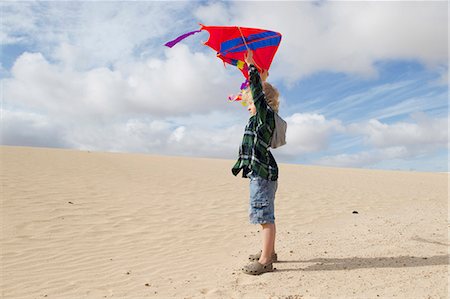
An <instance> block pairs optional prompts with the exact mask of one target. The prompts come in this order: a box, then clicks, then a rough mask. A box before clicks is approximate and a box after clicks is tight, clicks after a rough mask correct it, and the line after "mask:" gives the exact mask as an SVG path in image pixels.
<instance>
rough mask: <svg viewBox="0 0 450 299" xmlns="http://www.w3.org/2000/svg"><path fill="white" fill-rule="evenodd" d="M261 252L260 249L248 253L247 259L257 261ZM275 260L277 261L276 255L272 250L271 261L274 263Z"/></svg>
mask: <svg viewBox="0 0 450 299" xmlns="http://www.w3.org/2000/svg"><path fill="white" fill-rule="evenodd" d="M261 253H262V250H260V251H259V252H258V253H257V254H250V255H249V256H248V260H249V261H251V262H253V261H259V258H260V257H261ZM276 262H278V255H277V254H276V253H275V252H274V253H273V254H272V263H276Z"/></svg>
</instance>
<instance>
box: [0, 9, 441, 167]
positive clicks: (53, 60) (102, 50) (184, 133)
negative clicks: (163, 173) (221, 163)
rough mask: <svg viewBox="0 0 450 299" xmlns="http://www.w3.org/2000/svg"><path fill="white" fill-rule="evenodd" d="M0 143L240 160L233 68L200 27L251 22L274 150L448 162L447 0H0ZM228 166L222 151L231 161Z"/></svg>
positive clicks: (300, 159)
mask: <svg viewBox="0 0 450 299" xmlns="http://www.w3.org/2000/svg"><path fill="white" fill-rule="evenodd" d="M0 9H1V11H0V13H1V30H0V43H1V61H0V76H1V140H0V141H1V144H2V145H16V146H36V147H54V148H68V149H78V150H91V151H109V152H133V153H148V154H153V155H173V156H191V157H205V158H221V159H231V160H234V159H237V156H238V149H239V144H240V142H241V140H242V135H243V131H244V127H245V125H246V123H247V121H248V118H249V113H248V111H247V109H246V108H245V107H243V106H242V105H240V104H239V103H236V102H234V103H232V102H228V101H227V98H228V95H230V94H236V93H237V92H239V86H240V84H241V82H242V81H243V76H242V74H241V73H240V71H239V70H237V69H236V68H235V67H232V66H228V67H224V65H223V63H222V62H221V60H219V59H217V58H216V53H215V52H214V51H213V50H211V49H210V48H208V47H206V46H204V45H203V44H202V43H203V42H205V41H206V40H207V39H208V33H207V32H201V33H197V34H196V35H193V36H191V37H189V38H187V39H185V40H184V41H182V42H180V43H179V44H177V45H176V46H174V47H173V48H171V49H170V48H167V47H165V46H164V43H166V42H167V41H169V40H172V39H174V38H175V37H177V36H179V35H181V34H183V33H185V32H188V31H192V30H197V29H198V28H199V23H201V24H205V25H227V26H234V25H236V26H242V27H255V28H264V29H269V30H273V31H277V32H280V33H281V34H282V36H283V37H282V41H281V43H280V47H279V49H278V52H277V54H276V56H275V58H274V60H273V62H272V66H271V69H270V76H269V78H268V81H269V82H271V83H272V84H273V85H274V86H276V87H277V88H278V90H279V92H280V111H279V114H280V116H281V117H283V118H284V119H285V120H286V121H287V123H288V130H287V144H286V145H285V146H283V147H280V148H277V149H273V150H272V153H273V155H274V156H275V158H276V160H277V161H278V162H279V163H291V164H302V165H320V166H331V167H351V168H365V169H386V170H407V171H427V172H448V166H449V163H448V149H449V138H448V115H449V112H448V29H447V28H448V3H447V1H395V2H394V1H278V2H270V1H248V2H243V1H235V2H234V1H226V2H220V1H183V2H175V1H159V2H156V1H108V2H106V1H86V2H80V1H76V2H75V1H74V2H70V1H69V2H56V1H55V2H31V1H30V2H26V1H25V2H14V1H8V2H0ZM232 164H234V163H233V162H232V161H231V163H230V168H231V167H232Z"/></svg>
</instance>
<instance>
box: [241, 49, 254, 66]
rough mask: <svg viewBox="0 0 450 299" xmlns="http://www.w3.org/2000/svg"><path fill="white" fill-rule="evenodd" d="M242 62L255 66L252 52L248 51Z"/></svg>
mask: <svg viewBox="0 0 450 299" xmlns="http://www.w3.org/2000/svg"><path fill="white" fill-rule="evenodd" d="M244 60H245V63H247V65H250V64H253V65H255V61H254V60H253V51H252V50H250V49H248V50H247V54H244Z"/></svg>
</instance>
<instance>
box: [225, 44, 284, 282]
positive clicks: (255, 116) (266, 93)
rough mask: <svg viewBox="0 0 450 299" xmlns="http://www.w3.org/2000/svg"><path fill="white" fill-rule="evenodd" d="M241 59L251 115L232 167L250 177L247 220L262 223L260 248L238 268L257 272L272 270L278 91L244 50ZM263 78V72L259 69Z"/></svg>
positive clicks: (246, 97)
mask: <svg viewBox="0 0 450 299" xmlns="http://www.w3.org/2000/svg"><path fill="white" fill-rule="evenodd" d="M245 62H246V63H247V65H248V66H249V81H250V88H249V89H248V90H246V91H245V92H244V93H243V100H245V101H247V103H248V110H249V112H250V114H251V117H250V119H249V121H248V124H247V126H246V127H245V132H244V137H243V139H242V144H241V146H240V148H239V159H238V160H237V162H236V164H235V165H234V166H233V169H232V172H233V174H234V175H235V176H236V175H237V174H238V173H239V172H240V171H241V170H242V177H244V178H245V177H247V178H250V207H249V219H250V223H252V224H261V226H262V250H261V252H259V253H258V254H256V255H250V257H249V259H250V260H251V261H253V262H252V263H250V264H248V265H246V266H245V267H244V268H242V271H243V272H244V273H246V274H251V275H259V274H262V273H265V272H270V271H273V266H272V263H273V262H276V261H277V255H276V253H275V216H274V200H275V192H276V191H277V187H278V166H277V163H276V162H275V159H274V157H273V155H272V153H271V152H270V150H269V146H270V140H271V138H272V134H273V131H274V128H275V116H274V111H275V112H277V111H278V104H279V102H278V91H277V90H276V89H275V88H273V87H272V85H270V84H269V83H267V82H262V81H261V77H260V75H259V73H258V70H257V68H256V67H255V62H254V61H253V53H252V51H251V50H248V52H247V56H246V59H245ZM261 75H262V77H263V79H265V78H266V77H267V72H266V71H263V72H262V74H261Z"/></svg>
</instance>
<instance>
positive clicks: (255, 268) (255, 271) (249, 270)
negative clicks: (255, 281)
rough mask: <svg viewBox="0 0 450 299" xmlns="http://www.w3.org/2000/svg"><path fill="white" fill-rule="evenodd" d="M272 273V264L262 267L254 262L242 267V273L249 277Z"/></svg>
mask: <svg viewBox="0 0 450 299" xmlns="http://www.w3.org/2000/svg"><path fill="white" fill-rule="evenodd" d="M272 271H273V265H272V262H270V263H268V264H265V265H263V264H261V263H260V262H258V261H254V262H253V263H250V264H248V265H246V266H244V268H242V272H244V273H245V274H250V275H260V274H263V273H266V272H272Z"/></svg>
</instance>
